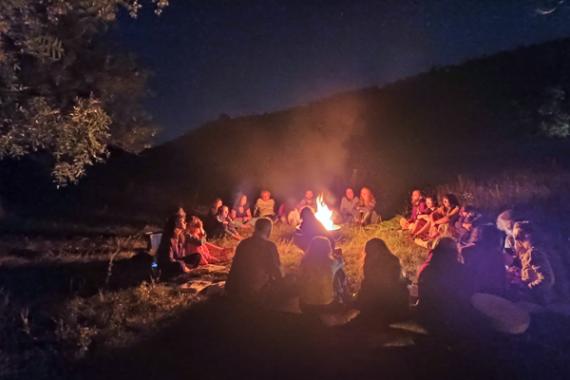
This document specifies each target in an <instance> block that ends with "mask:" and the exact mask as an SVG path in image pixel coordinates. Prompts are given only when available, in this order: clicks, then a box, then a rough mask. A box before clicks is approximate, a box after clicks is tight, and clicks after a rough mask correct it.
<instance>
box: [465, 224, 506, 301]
mask: <svg viewBox="0 0 570 380" xmlns="http://www.w3.org/2000/svg"><path fill="white" fill-rule="evenodd" d="M500 242H501V237H500V232H499V231H498V230H497V229H496V228H495V226H494V225H492V224H484V225H481V226H479V227H478V229H477V238H476V239H474V240H473V242H472V243H471V244H469V245H467V246H464V247H463V248H461V256H462V257H463V263H464V265H465V270H466V272H467V274H468V276H469V278H470V279H471V282H472V289H473V291H474V292H479V293H490V294H495V295H497V296H504V295H505V290H506V272H505V263H504V260H503V256H502V254H501V246H500Z"/></svg>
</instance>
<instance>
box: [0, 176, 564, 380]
mask: <svg viewBox="0 0 570 380" xmlns="http://www.w3.org/2000/svg"><path fill="white" fill-rule="evenodd" d="M569 178H570V175H568V173H565V172H563V171H558V172H556V174H555V175H554V174H553V173H547V172H541V173H539V174H537V173H531V172H521V173H519V174H517V175H514V176H513V175H502V176H499V177H496V178H490V179H488V180H485V181H482V180H478V179H476V178H470V179H468V178H461V177H460V178H458V179H457V181H455V182H452V183H449V184H447V185H442V186H440V187H439V188H438V189H437V190H438V192H439V193H445V192H454V193H456V194H458V195H459V196H460V198H461V199H462V201H463V202H466V203H471V204H475V205H477V206H479V207H481V208H482V209H484V210H485V212H486V214H487V215H488V216H489V219H493V218H494V217H495V215H496V213H497V212H498V211H500V210H501V209H502V208H504V207H513V206H514V207H521V206H525V207H526V208H527V209H529V210H530V212H531V214H532V215H533V217H534V218H535V219H536V220H538V221H539V222H542V226H541V227H543V230H544V231H546V232H547V235H546V237H547V238H545V239H544V240H546V243H547V244H548V247H549V254H550V255H551V257H552V258H553V261H554V262H555V264H556V265H557V272H558V273H566V272H565V270H566V268H567V263H568V254H567V248H566V245H565V244H564V241H565V239H567V238H568V235H567V229H566V228H567V225H566V224H565V223H564V222H559V223H558V225H557V228H556V229H555V230H553V231H552V230H549V229H548V227H549V225H548V224H547V222H549V221H550V222H551V221H552V220H560V221H566V218H565V216H564V213H565V212H566V210H567V206H566V205H565V204H562V203H561V202H560V199H562V198H561V197H560V196H559V194H564V191H567V190H568V189H569V184H570V181H569ZM561 192H562V193H561ZM532 205H535V206H536V207H534V206H532ZM539 206H540V207H539ZM537 210H539V211H541V212H540V213H538V211H537ZM545 212H548V213H549V214H548V215H545ZM398 219H399V217H398V216H396V217H394V218H392V219H390V220H386V221H384V222H382V223H381V224H379V225H374V226H368V227H365V228H362V227H350V226H345V227H343V229H342V230H341V232H340V236H339V241H338V246H339V247H340V248H341V249H342V251H343V256H344V259H345V270H346V273H347V275H348V278H349V283H350V287H351V290H352V291H353V292H355V293H356V292H357V291H358V288H359V284H360V281H361V277H362V263H363V258H364V253H363V248H364V245H365V243H366V241H368V240H369V239H371V238H380V239H383V240H384V241H385V242H386V244H387V245H388V247H389V249H390V250H391V251H392V252H393V253H394V255H396V256H397V257H398V258H399V259H400V262H401V265H402V271H403V273H404V275H405V276H406V277H407V278H408V279H409V280H410V281H414V280H415V279H416V275H417V270H418V267H419V265H421V263H422V262H423V261H424V260H425V258H426V255H427V253H428V252H427V250H426V249H424V248H421V247H419V246H417V245H415V244H414V243H413V241H412V239H411V238H410V237H409V235H408V234H407V233H404V232H402V231H401V230H400V228H399V224H398ZM8 226H9V228H8ZM18 226H19V227H18ZM156 228H159V226H158V225H155V226H152V225H150V226H144V227H143V226H138V227H137V226H125V225H122V226H116V227H112V226H108V227H100V226H98V227H93V226H90V227H87V226H81V225H78V224H74V223H69V224H64V223H48V222H38V221H34V222H25V221H20V223H19V224H17V225H16V224H14V223H11V224H7V225H6V226H5V228H4V229H3V231H4V232H3V239H2V241H1V242H0V288H1V291H0V373H1V374H3V375H4V376H5V377H6V378H58V377H66V374H67V373H68V372H67V371H69V368H72V367H73V366H74V365H75V364H76V363H78V362H80V361H81V360H83V359H86V358H89V357H92V356H93V355H97V354H99V353H102V352H106V351H108V350H113V349H118V348H128V347H134V346H136V345H137V342H139V341H141V340H144V339H145V338H146V337H148V336H151V335H153V334H155V333H157V332H159V331H161V330H162V329H164V328H167V327H168V326H169V325H170V324H171V323H173V322H174V321H176V320H177V318H178V317H179V316H180V315H183V314H184V313H185V312H186V311H188V310H191V309H193V308H194V306H195V305H197V304H200V303H202V302H203V301H205V300H206V299H208V295H207V294H205V295H204V294H196V293H194V292H191V291H189V290H188V289H185V288H184V287H181V286H180V284H181V282H180V281H178V282H163V281H160V280H159V279H158V278H156V277H155V276H153V275H152V272H151V270H150V263H151V260H152V258H150V257H149V256H148V255H146V253H145V252H144V251H145V249H146V241H145V238H144V231H147V230H149V229H156ZM292 233H293V229H292V228H291V227H289V226H284V225H279V224H278V225H276V226H275V228H274V231H273V234H272V237H271V238H272V240H274V241H275V242H276V243H277V245H278V249H279V252H280V256H281V262H282V265H283V268H284V271H285V273H292V274H294V273H295V271H296V268H297V266H298V265H299V262H300V260H301V257H302V252H301V251H300V250H299V249H298V248H297V247H296V246H295V245H294V244H293V243H292V242H291V235H292ZM566 241H567V240H566ZM216 243H218V244H219V245H223V246H232V247H233V246H235V245H236V244H237V242H236V241H234V240H222V241H216ZM227 270H228V267H226V268H225V270H222V271H221V272H216V273H208V272H207V271H204V270H198V271H196V273H194V274H193V275H192V276H191V277H192V279H200V280H208V281H213V282H219V281H223V280H224V278H225V273H227ZM564 276H565V275H563V276H561V277H560V278H559V281H558V284H562V285H564V284H565V282H566V279H565V278H563V277H564ZM564 292H565V287H564V286H559V293H560V295H561V297H564V296H565V293H564Z"/></svg>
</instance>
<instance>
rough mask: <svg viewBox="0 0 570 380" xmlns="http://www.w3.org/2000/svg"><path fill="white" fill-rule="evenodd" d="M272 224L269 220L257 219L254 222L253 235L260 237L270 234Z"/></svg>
mask: <svg viewBox="0 0 570 380" xmlns="http://www.w3.org/2000/svg"><path fill="white" fill-rule="evenodd" d="M272 228H273V222H271V219H269V218H259V219H257V220H256V221H255V233H257V234H262V235H269V234H271V229H272Z"/></svg>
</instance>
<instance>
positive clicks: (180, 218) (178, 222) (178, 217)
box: [174, 207, 186, 229]
mask: <svg viewBox="0 0 570 380" xmlns="http://www.w3.org/2000/svg"><path fill="white" fill-rule="evenodd" d="M174 227H175V228H181V229H185V228H186V211H184V209H183V208H182V207H178V210H176V214H175V222H174Z"/></svg>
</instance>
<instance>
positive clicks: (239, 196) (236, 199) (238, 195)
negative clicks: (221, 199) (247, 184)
mask: <svg viewBox="0 0 570 380" xmlns="http://www.w3.org/2000/svg"><path fill="white" fill-rule="evenodd" d="M243 197H245V199H246V201H245V205H244V206H247V194H245V193H238V194H237V196H236V198H235V201H234V210H237V208H238V207H239V206H240V205H241V200H242V198H243Z"/></svg>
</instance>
